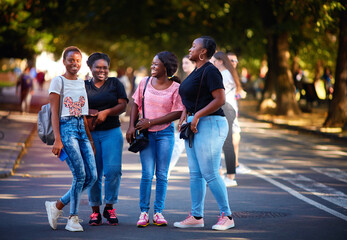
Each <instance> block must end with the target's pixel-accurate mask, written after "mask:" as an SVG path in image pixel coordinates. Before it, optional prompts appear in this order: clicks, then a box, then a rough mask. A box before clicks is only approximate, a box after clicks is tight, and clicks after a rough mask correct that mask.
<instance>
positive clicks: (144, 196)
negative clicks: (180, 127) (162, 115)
mask: <svg viewBox="0 0 347 240" xmlns="http://www.w3.org/2000/svg"><path fill="white" fill-rule="evenodd" d="M174 133H175V127H174V124H173V123H172V124H170V126H168V127H167V128H165V129H164V130H161V131H158V132H149V133H148V137H149V144H148V146H147V147H146V148H145V149H143V150H142V151H140V158H141V164H142V177H141V184H140V209H141V212H148V210H149V204H150V199H151V189H152V179H153V175H154V169H155V176H156V188H155V201H154V212H155V213H157V212H159V213H161V212H162V211H163V209H164V207H165V197H166V189H167V173H168V170H169V165H170V159H171V155H172V150H173V146H174V143H175V136H174Z"/></svg>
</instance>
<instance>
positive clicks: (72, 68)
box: [45, 47, 97, 232]
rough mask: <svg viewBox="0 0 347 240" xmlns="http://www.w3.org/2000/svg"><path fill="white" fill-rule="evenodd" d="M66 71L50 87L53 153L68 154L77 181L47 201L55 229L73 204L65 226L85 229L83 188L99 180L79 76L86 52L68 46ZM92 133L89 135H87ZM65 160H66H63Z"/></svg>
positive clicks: (84, 94) (82, 86) (47, 208)
mask: <svg viewBox="0 0 347 240" xmlns="http://www.w3.org/2000/svg"><path fill="white" fill-rule="evenodd" d="M63 63H64V65H65V68H66V72H65V73H64V74H63V75H62V76H58V77H55V78H53V79H52V82H51V85H50V87H49V102H50V105H51V111H52V126H53V132H54V136H55V141H54V144H53V148H52V152H53V154H54V155H57V157H60V155H61V154H62V153H66V155H67V158H66V159H65V162H66V164H67V165H68V166H69V168H70V170H71V172H72V176H73V181H72V186H71V188H70V190H69V191H68V192H67V193H66V194H65V195H64V196H62V197H61V198H60V199H59V200H58V201H54V202H49V201H46V203H45V205H46V210H47V215H48V221H49V224H50V226H51V227H52V228H53V229H56V228H57V219H58V218H59V216H60V215H61V214H62V208H63V207H64V206H65V205H67V204H68V203H70V217H69V219H68V222H67V224H66V227H65V229H66V230H68V231H74V232H76V231H83V228H82V226H81V225H80V223H79V219H78V208H79V203H80V199H81V194H82V191H83V190H86V189H87V188H88V187H90V186H92V185H93V184H94V183H95V181H96V179H97V173H96V166H95V158H94V152H93V149H92V145H91V143H90V141H89V139H91V138H88V135H89V137H91V136H90V133H89V130H88V129H86V128H85V126H87V123H86V118H85V115H88V98H87V93H86V89H85V85H84V80H82V79H81V78H78V75H77V73H78V71H79V70H80V68H81V63H82V54H81V51H80V50H79V49H78V48H77V47H68V48H66V49H65V51H64V53H63ZM87 132H88V135H87ZM62 160H63V159H62Z"/></svg>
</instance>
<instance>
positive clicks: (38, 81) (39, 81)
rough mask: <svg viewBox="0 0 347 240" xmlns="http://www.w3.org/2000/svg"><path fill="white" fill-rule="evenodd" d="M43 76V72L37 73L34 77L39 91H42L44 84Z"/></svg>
mask: <svg viewBox="0 0 347 240" xmlns="http://www.w3.org/2000/svg"><path fill="white" fill-rule="evenodd" d="M45 75H46V73H45V72H43V71H39V72H38V73H37V75H36V80H37V83H38V84H39V89H40V90H41V91H42V89H43V84H44V83H45Z"/></svg>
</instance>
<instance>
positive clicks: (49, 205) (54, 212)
mask: <svg viewBox="0 0 347 240" xmlns="http://www.w3.org/2000/svg"><path fill="white" fill-rule="evenodd" d="M55 204H56V202H49V201H46V202H45V206H46V211H47V217H48V222H49V225H50V226H51V228H53V229H57V220H58V218H59V217H60V216H61V215H62V213H63V211H62V210H59V209H58V208H57V207H56V205H55Z"/></svg>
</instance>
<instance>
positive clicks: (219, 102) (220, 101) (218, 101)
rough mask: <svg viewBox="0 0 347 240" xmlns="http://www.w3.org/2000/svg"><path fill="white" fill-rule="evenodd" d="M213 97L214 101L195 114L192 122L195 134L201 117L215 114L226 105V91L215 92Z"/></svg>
mask: <svg viewBox="0 0 347 240" xmlns="http://www.w3.org/2000/svg"><path fill="white" fill-rule="evenodd" d="M212 96H213V98H214V99H213V100H212V101H211V102H210V103H209V104H208V105H206V106H205V107H204V108H202V109H200V110H199V111H198V112H196V113H195V114H194V117H193V120H192V122H191V129H192V131H193V132H194V133H197V132H198V130H197V126H198V123H199V119H200V118H201V117H204V116H207V115H209V114H211V113H214V112H215V111H217V110H218V109H219V108H220V107H221V106H223V105H224V104H225V92H224V89H222V88H220V89H216V90H214V91H213V92H212Z"/></svg>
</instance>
